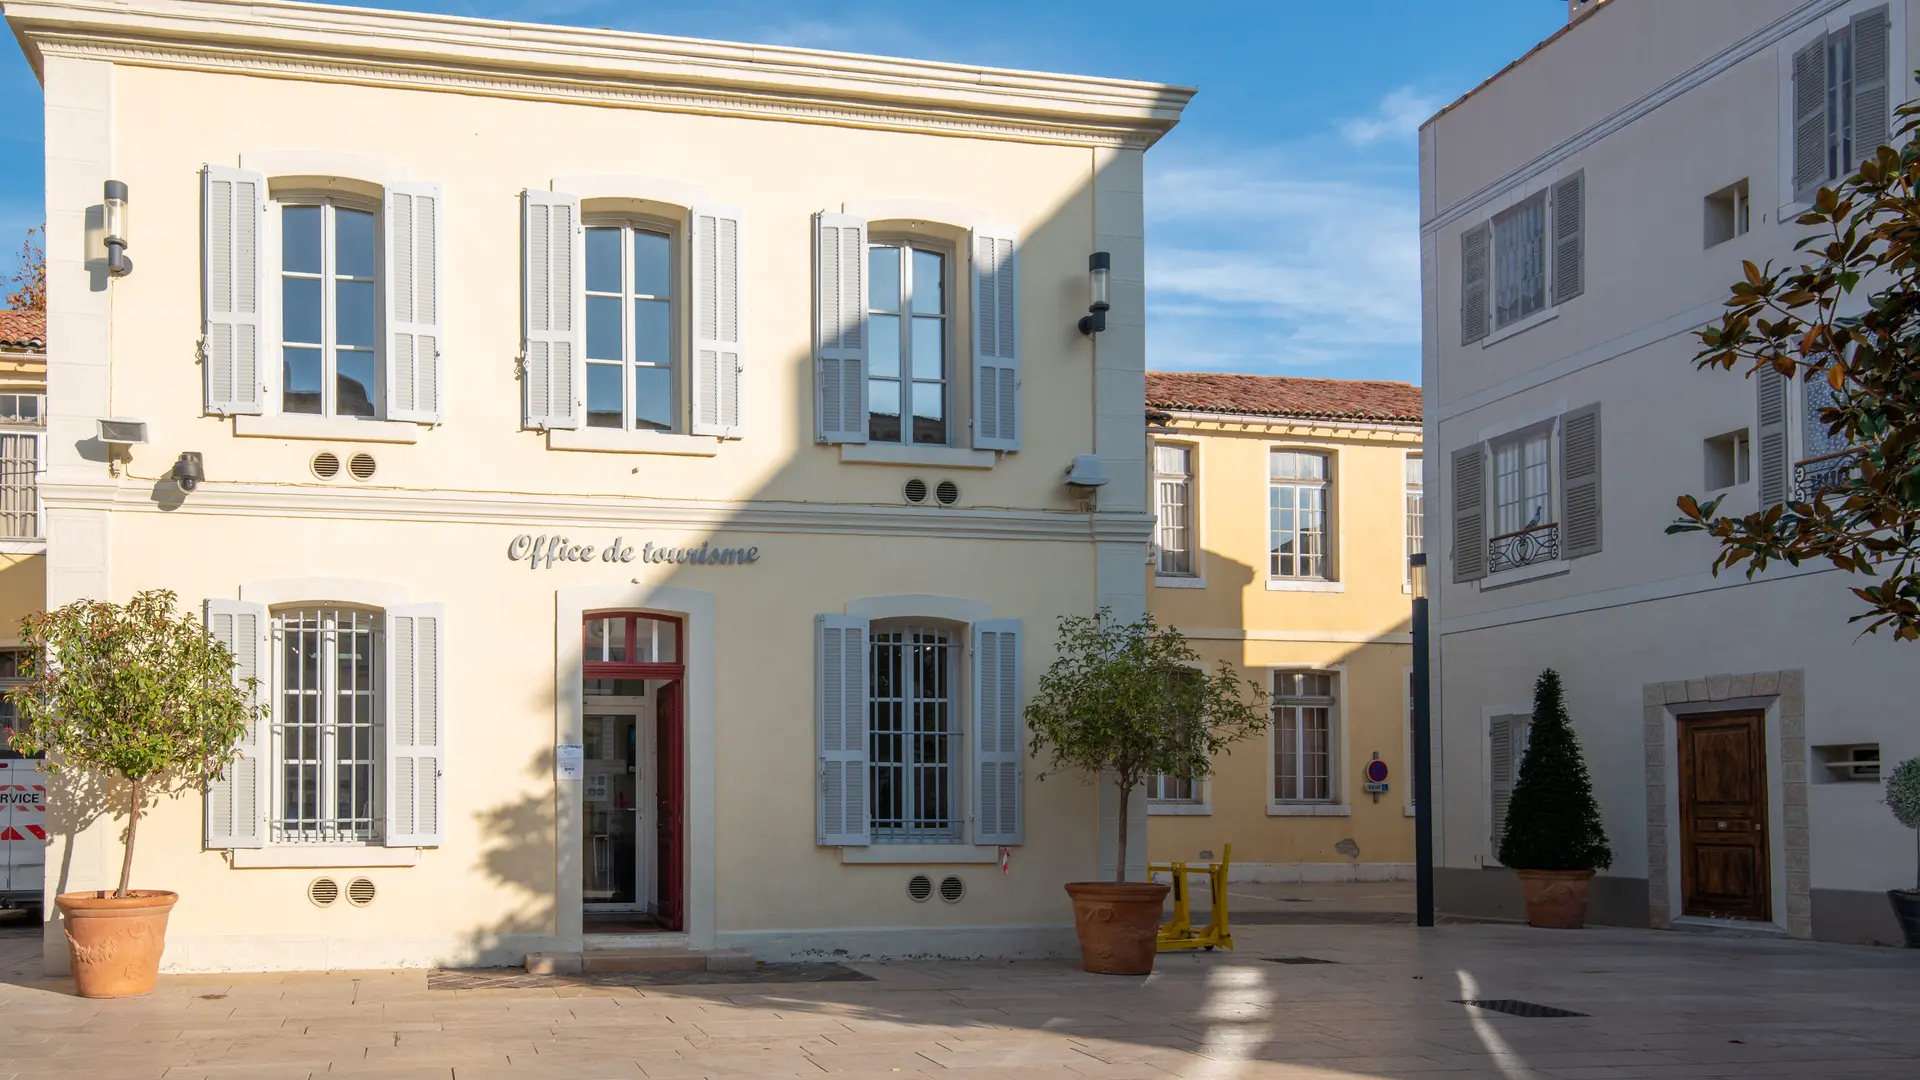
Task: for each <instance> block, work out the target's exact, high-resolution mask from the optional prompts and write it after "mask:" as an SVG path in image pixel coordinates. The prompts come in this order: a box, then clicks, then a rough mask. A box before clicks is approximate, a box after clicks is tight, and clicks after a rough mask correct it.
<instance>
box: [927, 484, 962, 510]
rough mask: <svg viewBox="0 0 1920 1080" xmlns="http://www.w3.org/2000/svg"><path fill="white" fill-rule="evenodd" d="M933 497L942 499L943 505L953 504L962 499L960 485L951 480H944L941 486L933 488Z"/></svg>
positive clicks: (941, 503)
mask: <svg viewBox="0 0 1920 1080" xmlns="http://www.w3.org/2000/svg"><path fill="white" fill-rule="evenodd" d="M933 497H934V498H936V499H939V500H940V505H941V506H952V505H953V504H954V503H957V502H959V501H960V485H959V484H956V483H954V482H953V481H951V480H942V481H940V486H939V487H937V488H934V489H933Z"/></svg>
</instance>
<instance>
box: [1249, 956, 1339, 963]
mask: <svg viewBox="0 0 1920 1080" xmlns="http://www.w3.org/2000/svg"><path fill="white" fill-rule="evenodd" d="M1267 959H1269V960H1271V961H1273V962H1274V963H1276V964H1337V963H1339V962H1340V961H1338V960H1322V959H1320V958H1319V957H1317V956H1269V957H1267Z"/></svg>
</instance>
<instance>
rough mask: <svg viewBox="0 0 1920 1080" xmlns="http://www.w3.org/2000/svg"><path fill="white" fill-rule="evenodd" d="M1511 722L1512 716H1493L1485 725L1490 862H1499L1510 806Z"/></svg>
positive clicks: (1511, 796) (1512, 748)
mask: <svg viewBox="0 0 1920 1080" xmlns="http://www.w3.org/2000/svg"><path fill="white" fill-rule="evenodd" d="M1513 720H1514V718H1513V717H1511V716H1496V717H1494V718H1493V719H1492V720H1491V721H1489V722H1488V728H1487V731H1488V740H1489V743H1488V751H1487V760H1488V762H1489V764H1490V768H1489V769H1488V773H1489V775H1488V777H1487V783H1488V790H1489V804H1490V805H1491V806H1492V808H1493V815H1492V820H1491V822H1490V823H1489V824H1490V825H1491V827H1492V834H1491V836H1492V846H1491V847H1490V849H1489V854H1491V856H1492V859H1493V861H1498V860H1499V858H1500V841H1501V840H1502V838H1504V837H1505V836H1506V835H1507V806H1508V805H1509V804H1510V803H1512V802H1513V775H1514V765H1515V761H1516V759H1515V757H1514V745H1513Z"/></svg>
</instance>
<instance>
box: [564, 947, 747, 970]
mask: <svg viewBox="0 0 1920 1080" xmlns="http://www.w3.org/2000/svg"><path fill="white" fill-rule="evenodd" d="M755 966H756V963H755V961H754V958H753V953H752V952H751V951H749V950H747V949H594V950H591V951H588V952H550V953H528V954H527V974H529V975H634V974H648V973H653V972H663V971H752V970H753V969H754V967H755Z"/></svg>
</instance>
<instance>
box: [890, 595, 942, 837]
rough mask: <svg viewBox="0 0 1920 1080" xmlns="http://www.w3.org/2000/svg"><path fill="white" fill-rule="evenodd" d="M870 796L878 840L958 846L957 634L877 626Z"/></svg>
mask: <svg viewBox="0 0 1920 1080" xmlns="http://www.w3.org/2000/svg"><path fill="white" fill-rule="evenodd" d="M868 656H869V657H870V661H869V664H870V666H869V669H868V682H867V685H868V687H869V689H868V699H867V700H868V721H867V738H868V762H869V763H868V777H869V785H868V791H869V792H870V793H871V803H870V806H871V825H870V827H871V830H872V838H873V842H874V843H920V844H924V843H949V842H951V843H957V842H958V841H959V840H960V828H959V826H960V820H959V814H958V813H957V812H956V810H955V805H954V804H955V802H956V798H955V788H956V782H957V780H958V778H959V770H958V768H957V764H958V761H957V759H958V756H959V753H958V751H959V740H960V730H959V714H958V708H959V700H958V696H957V695H956V694H955V692H954V688H955V682H956V676H955V670H956V666H957V660H958V658H959V656H958V650H957V646H956V641H955V634H954V632H953V631H950V630H945V629H941V628H937V627H918V626H905V627H902V626H887V625H886V624H880V625H877V626H875V627H874V630H873V639H872V644H871V645H870V646H869V649H868Z"/></svg>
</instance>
